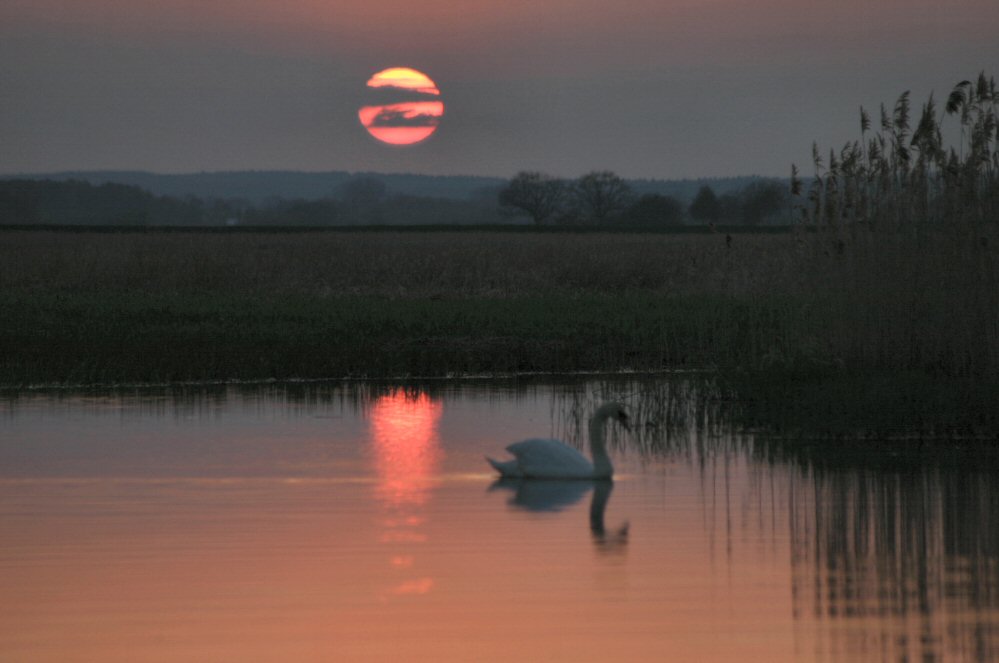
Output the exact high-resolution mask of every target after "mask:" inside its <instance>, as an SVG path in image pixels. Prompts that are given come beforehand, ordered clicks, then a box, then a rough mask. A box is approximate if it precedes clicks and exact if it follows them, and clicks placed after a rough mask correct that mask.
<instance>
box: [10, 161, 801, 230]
mask: <svg viewBox="0 0 999 663" xmlns="http://www.w3.org/2000/svg"><path fill="white" fill-rule="evenodd" d="M638 184H639V186H641V184H642V183H641V182H639V183H638ZM331 189H332V190H331V192H330V194H329V195H327V196H325V197H322V198H319V199H284V198H278V197H271V198H268V199H266V200H264V201H262V202H259V203H255V202H250V201H247V200H245V199H221V198H207V199H206V198H202V197H197V196H184V197H179V196H171V195H154V194H153V193H151V192H149V191H147V190H145V189H143V188H140V187H139V186H135V185H126V184H117V183H102V184H93V183H90V182H86V181H81V180H62V181H57V180H34V179H8V180H0V224H4V225H109V226H123V227H142V226H190V227H201V226H203V227H216V226H276V227H281V226H314V227H315V226H372V225H414V226H417V225H500V224H507V225H509V224H521V225H523V224H529V223H534V224H536V225H567V226H568V225H591V226H593V225H597V226H600V225H604V226H610V225H616V226H622V227H632V226H634V227H650V228H651V227H669V226H678V225H682V224H690V223H693V224H712V223H714V224H723V223H724V224H748V225H755V224H759V223H765V222H774V221H778V222H779V221H781V220H782V219H784V218H785V217H786V213H787V210H789V209H790V208H789V205H788V202H787V200H788V199H787V186H786V183H783V182H781V181H779V180H766V179H762V178H753V179H750V180H749V182H748V183H747V184H746V185H745V186H743V187H742V188H739V189H734V190H729V191H727V192H726V193H723V194H721V195H718V194H716V193H715V191H714V189H713V188H712V187H711V186H709V185H702V186H701V187H700V189H699V190H698V192H697V194H696V196H695V197H694V199H693V201H692V202H691V203H689V204H688V203H687V202H686V201H682V200H681V199H679V198H677V197H675V196H671V195H664V194H661V193H649V192H645V193H641V194H640V193H638V192H636V191H635V188H634V187H633V186H632V185H631V184H629V182H627V181H626V180H624V179H622V178H621V177H619V176H617V175H616V174H614V173H612V172H609V171H600V172H594V173H590V174H587V175H584V176H583V177H581V178H579V179H577V180H573V181H569V180H561V179H557V178H554V177H551V176H548V175H544V174H542V173H531V172H522V173H519V174H517V175H516V176H514V177H513V178H511V179H510V180H508V181H507V183H506V185H505V186H503V187H484V188H481V189H479V190H476V191H475V192H474V193H473V194H472V195H470V196H469V197H468V198H466V199H455V198H438V197H430V196H418V195H413V194H403V193H392V192H391V191H390V190H389V188H388V186H387V184H386V183H385V181H383V180H381V179H379V178H378V177H376V176H372V175H368V174H365V175H359V176H355V177H352V178H350V179H348V180H346V181H344V182H341V183H340V184H338V185H336V186H334V187H331Z"/></svg>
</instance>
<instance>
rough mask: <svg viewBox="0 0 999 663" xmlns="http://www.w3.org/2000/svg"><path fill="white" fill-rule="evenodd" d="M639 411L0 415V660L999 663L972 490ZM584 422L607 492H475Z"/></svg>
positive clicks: (533, 488) (508, 407) (200, 398)
mask: <svg viewBox="0 0 999 663" xmlns="http://www.w3.org/2000/svg"><path fill="white" fill-rule="evenodd" d="M642 389H644V387H641V386H638V387H636V386H635V385H629V384H621V385H618V386H617V387H608V386H607V385H606V384H600V385H598V384H595V383H589V384H579V385H574V386H568V387H566V386H533V387H530V388H513V387H509V386H507V387H504V386H496V385H491V386H490V385H486V386H474V385H473V386H466V387H461V388H457V387H448V388H440V389H436V390H434V391H433V392H427V391H422V390H418V389H409V390H402V389H398V388H391V387H370V386H368V387H357V386H354V387H335V386H314V387H302V388H297V389H295V390H290V389H289V388H281V387H272V388H258V389H242V390H240V389H234V388H219V389H212V390H189V391H178V390H170V391H163V390H160V391H156V390H148V391H142V392H135V393H130V394H125V395H122V394H116V395H98V396H78V395H65V394H64V395H32V396H20V397H17V398H8V399H7V400H4V401H0V532H2V537H3V538H2V541H0V592H2V595H3V597H4V601H3V602H2V604H0V660H3V661H24V662H28V661H108V662H110V661H283V660H289V661H290V660H295V661H395V660H405V661H504V662H506V661H510V660H535V661H542V660H543V661H574V662H578V661H591V660H592V661H596V660H600V661H604V660H608V659H611V660H620V661H664V660H675V661H728V660H741V661H753V660H757V661H784V660H806V661H807V660H829V661H837V660H842V661H858V660H903V659H908V660H913V659H921V660H957V661H975V660H994V659H996V658H997V657H999V524H997V523H996V522H995V519H996V516H995V514H997V513H999V487H996V485H995V482H994V481H993V478H994V475H993V473H991V472H989V471H987V470H985V469H979V470H976V469H971V470H969V469H966V468H965V469H943V468H939V467H931V466H928V467H921V466H910V467H907V468H906V469H904V470H900V469H896V470H892V471H885V470H872V469H858V467H857V466H855V467H852V468H851V467H840V468H838V469H829V468H824V469H821V468H816V467H814V466H807V465H804V464H802V463H799V462H795V461H792V460H778V459H777V458H776V455H775V454H773V453H771V452H770V451H768V449H767V446H766V445H765V444H764V442H763V441H762V440H759V439H754V438H753V437H752V436H751V435H745V434H743V435H736V434H733V433H732V432H731V431H730V430H729V427H727V426H725V425H724V422H721V423H719V422H717V421H713V420H710V417H709V416H708V415H707V414H705V413H704V412H701V411H699V410H697V408H696V407H694V405H692V404H685V403H686V401H685V399H687V398H688V396H689V395H690V394H689V393H686V392H684V391H683V389H679V388H672V389H673V391H672V392H671V393H672V396H670V397H669V398H665V399H663V398H660V397H655V398H652V399H650V398H648V397H647V394H645V395H643V393H641V390H642ZM597 392H604V393H597ZM611 392H614V393H611ZM609 396H613V397H616V398H621V399H623V400H625V402H627V403H629V405H632V406H633V407H634V410H635V415H636V418H637V420H638V421H637V422H636V423H637V424H638V425H637V427H636V429H635V430H634V431H633V432H632V433H630V434H622V433H620V432H619V433H617V434H615V435H613V436H612V437H611V447H612V448H611V455H612V457H613V458H614V460H615V463H616V466H617V476H616V478H615V481H614V482H613V484H611V483H606V482H561V483H560V482H534V483H523V484H521V485H516V484H512V485H501V484H498V483H496V481H495V478H494V476H493V475H492V473H491V472H490V471H489V468H488V466H487V465H486V464H485V462H484V460H483V455H484V454H486V453H489V454H493V455H498V456H503V451H502V450H503V447H505V446H506V445H507V444H509V443H510V442H512V441H515V440H518V439H522V438H525V437H533V436H539V435H541V436H549V435H557V436H560V437H566V438H568V439H570V440H571V441H573V442H574V443H575V444H577V445H578V444H582V442H583V441H584V440H583V437H582V436H581V435H580V433H579V431H580V430H581V429H582V430H585V421H586V416H588V413H589V412H590V411H591V409H592V406H593V404H594V403H595V402H597V401H599V400H601V399H602V398H604V397H609ZM688 405H689V407H688Z"/></svg>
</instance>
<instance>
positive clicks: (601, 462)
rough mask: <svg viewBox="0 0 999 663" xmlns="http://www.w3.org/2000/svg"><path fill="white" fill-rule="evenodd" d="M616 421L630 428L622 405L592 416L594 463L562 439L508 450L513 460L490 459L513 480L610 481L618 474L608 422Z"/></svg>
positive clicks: (609, 406) (604, 407) (528, 442)
mask: <svg viewBox="0 0 999 663" xmlns="http://www.w3.org/2000/svg"><path fill="white" fill-rule="evenodd" d="M611 418H613V419H616V420H617V421H618V423H620V424H621V425H622V426H624V428H625V430H627V428H628V413H627V412H625V409H624V406H623V405H621V404H620V403H605V404H604V405H601V406H600V407H599V408H597V411H596V412H595V413H594V414H593V416H592V417H590V455H592V456H593V462H592V463H591V462H590V461H588V460H587V459H586V457H585V456H583V454H581V453H579V452H578V451H576V450H575V449H573V448H572V447H570V446H568V445H566V444H564V443H563V442H559V441H558V440H543V439H532V440H524V441H522V442H515V443H514V444H511V445H510V446H508V447H507V448H506V450H507V451H509V452H510V453H511V454H513V456H514V458H513V460H508V461H498V460H493V459H492V458H489V457H488V456H486V460H487V461H489V464H490V465H492V466H493V467H495V468H496V471H498V472H499V473H500V475H502V476H503V477H507V478H511V479H609V478H610V477H611V476H612V475H613V474H614V467H613V466H612V465H611V462H610V456H608V455H607V449H606V447H604V422H605V421H607V420H608V419H611Z"/></svg>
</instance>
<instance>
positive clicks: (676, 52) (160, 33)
mask: <svg viewBox="0 0 999 663" xmlns="http://www.w3.org/2000/svg"><path fill="white" fill-rule="evenodd" d="M997 35H999V0H937V1H933V2H931V1H929V0H869V1H861V0H835V1H830V0H602V1H596V0H464V1H463V2H456V1H448V2H444V1H443V0H422V1H419V2H417V1H412V2H402V1H401V0H380V1H379V2H347V1H345V0H325V1H321V0H280V1H278V0H0V173H7V174H11V173H17V172H38V171H51V170H67V169H88V170H89V169H142V170H152V171H158V172H191V171H202V170H247V169H257V170H261V169H296V170H330V169H338V170H375V171H383V172H417V173H432V174H479V175H500V176H509V175H512V174H513V173H514V172H516V171H518V170H522V169H540V170H544V171H548V172H551V173H554V174H559V175H564V176H575V175H578V174H581V173H583V172H585V171H588V170H593V169H611V170H615V171H617V172H619V173H621V174H622V175H625V176H628V177H657V178H677V177H698V176H711V175H736V174H754V173H755V174H766V175H786V174H787V173H788V171H789V165H790V163H791V162H792V161H797V162H798V163H799V165H804V164H805V163H807V162H808V161H809V154H810V149H811V143H812V141H813V140H818V141H819V142H820V144H822V145H824V146H830V145H835V146H836V147H839V146H840V145H841V144H842V143H843V142H844V141H846V140H848V139H853V138H855V137H856V136H857V134H858V129H857V127H858V119H857V115H858V111H857V108H858V106H859V105H861V104H863V105H865V106H868V107H870V108H871V109H872V110H876V108H877V105H878V104H879V103H880V102H881V101H886V102H893V101H894V99H895V97H896V96H897V95H898V94H899V93H900V92H902V91H904V90H906V89H911V90H912V94H913V97H914V99H915V100H917V101H919V102H920V103H921V102H922V101H924V100H925V98H926V96H927V95H928V94H929V93H930V92H931V91H936V93H937V96H938V98H939V97H943V96H945V95H946V94H947V92H949V90H950V88H951V87H952V85H953V84H954V83H957V82H958V81H959V80H961V79H963V78H971V77H973V76H975V75H977V73H978V72H979V71H980V70H983V69H984V70H986V73H989V74H994V75H999V36H997ZM390 66H403V67H414V68H416V69H419V70H421V71H424V72H425V73H427V74H428V75H429V76H430V77H431V78H432V79H433V80H434V81H435V82H436V83H437V85H438V87H439V88H440V90H441V100H442V101H444V103H445V105H446V109H445V115H444V118H443V120H442V121H441V124H440V127H439V129H438V130H437V132H436V133H435V134H434V135H433V136H432V137H431V138H430V139H429V140H428V141H427V142H425V143H423V144H420V145H417V146H413V147H408V148H398V147H396V148H393V147H388V146H385V145H382V144H380V143H378V142H376V141H375V140H374V139H372V138H371V137H370V136H369V135H368V134H367V133H366V132H365V131H364V129H363V127H362V126H361V125H360V122H359V121H358V118H357V109H358V107H359V106H361V105H362V104H363V102H364V92H365V82H366V81H367V80H368V79H369V78H370V77H371V75H372V74H374V73H375V72H377V71H379V70H380V69H383V68H386V67H390Z"/></svg>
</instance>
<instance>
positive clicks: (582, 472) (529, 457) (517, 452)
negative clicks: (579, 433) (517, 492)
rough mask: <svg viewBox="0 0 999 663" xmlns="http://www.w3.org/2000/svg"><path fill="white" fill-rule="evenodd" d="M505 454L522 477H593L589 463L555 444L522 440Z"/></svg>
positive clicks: (509, 447)
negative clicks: (510, 456) (515, 460)
mask: <svg viewBox="0 0 999 663" xmlns="http://www.w3.org/2000/svg"><path fill="white" fill-rule="evenodd" d="M506 450H507V451H509V452H510V453H512V454H513V455H514V456H515V457H516V459H517V465H519V466H520V471H521V472H523V474H524V476H526V477H534V478H539V479H581V478H588V477H592V476H593V463H591V462H590V461H589V460H587V459H586V457H585V456H584V455H583V454H581V453H579V452H578V451H576V450H575V449H573V448H572V447H570V446H566V445H565V444H564V443H562V442H559V441H558V440H544V439H532V440H523V441H522V442H515V443H513V444H511V445H510V446H508V447H507V448H506Z"/></svg>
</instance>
